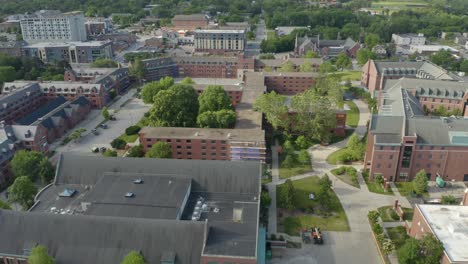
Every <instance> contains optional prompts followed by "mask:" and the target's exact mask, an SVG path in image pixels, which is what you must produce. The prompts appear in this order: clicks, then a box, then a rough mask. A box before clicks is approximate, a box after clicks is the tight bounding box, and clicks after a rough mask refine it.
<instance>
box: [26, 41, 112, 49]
mask: <svg viewBox="0 0 468 264" xmlns="http://www.w3.org/2000/svg"><path fill="white" fill-rule="evenodd" d="M109 43H110V41H86V42H80V41H67V42H38V43H34V44H30V45H27V46H25V48H60V47H69V46H77V47H101V46H103V45H107V44H109Z"/></svg>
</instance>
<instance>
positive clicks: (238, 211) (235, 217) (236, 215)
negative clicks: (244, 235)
mask: <svg viewBox="0 0 468 264" xmlns="http://www.w3.org/2000/svg"><path fill="white" fill-rule="evenodd" d="M232 221H233V222H236V223H239V222H241V221H242V208H234V209H233V212H232Z"/></svg>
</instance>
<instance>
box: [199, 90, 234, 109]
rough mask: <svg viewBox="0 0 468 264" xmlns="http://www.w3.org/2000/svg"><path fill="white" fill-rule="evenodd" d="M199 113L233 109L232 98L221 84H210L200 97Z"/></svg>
mask: <svg viewBox="0 0 468 264" xmlns="http://www.w3.org/2000/svg"><path fill="white" fill-rule="evenodd" d="M198 104H199V106H200V108H199V110H198V111H199V113H203V112H206V111H212V112H216V111H219V110H223V109H228V110H231V109H232V106H231V98H230V97H229V95H228V94H227V93H226V91H224V88H223V87H222V86H221V85H209V86H208V87H206V89H205V90H204V91H203V93H202V94H201V95H200V96H199V97H198Z"/></svg>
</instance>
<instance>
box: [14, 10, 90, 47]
mask: <svg viewBox="0 0 468 264" xmlns="http://www.w3.org/2000/svg"><path fill="white" fill-rule="evenodd" d="M20 25H21V32H22V34H23V39H24V40H25V41H27V42H30V43H37V42H64V41H86V39H87V37H86V29H85V18H84V15H83V13H82V12H79V11H76V12H69V13H61V12H59V11H56V10H41V11H38V12H36V13H34V14H31V15H27V16H25V17H22V18H21V19H20Z"/></svg>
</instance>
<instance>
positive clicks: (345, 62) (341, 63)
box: [335, 53, 353, 70]
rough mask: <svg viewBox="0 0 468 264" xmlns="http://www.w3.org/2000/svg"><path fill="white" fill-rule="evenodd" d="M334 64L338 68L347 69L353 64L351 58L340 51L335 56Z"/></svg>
mask: <svg viewBox="0 0 468 264" xmlns="http://www.w3.org/2000/svg"><path fill="white" fill-rule="evenodd" d="M335 65H336V67H337V68H338V69H342V70H343V69H349V68H351V66H352V65H353V64H352V62H351V59H350V58H349V57H348V56H346V54H344V53H340V54H339V55H338V57H337V58H336V62H335Z"/></svg>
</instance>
